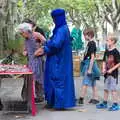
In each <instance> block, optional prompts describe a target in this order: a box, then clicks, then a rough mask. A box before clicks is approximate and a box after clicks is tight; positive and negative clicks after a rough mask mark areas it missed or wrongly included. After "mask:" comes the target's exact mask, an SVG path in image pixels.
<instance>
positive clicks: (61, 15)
mask: <svg viewBox="0 0 120 120" xmlns="http://www.w3.org/2000/svg"><path fill="white" fill-rule="evenodd" d="M51 16H52V18H53V21H54V23H55V28H54V30H53V34H54V33H55V32H56V30H57V29H58V28H59V27H61V26H63V25H66V24H67V23H66V17H65V10H64V9H61V8H58V9H55V10H53V11H52V12H51Z"/></svg>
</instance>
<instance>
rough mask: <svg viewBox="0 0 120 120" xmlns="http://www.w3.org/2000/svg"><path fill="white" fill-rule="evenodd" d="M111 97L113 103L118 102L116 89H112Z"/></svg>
mask: <svg viewBox="0 0 120 120" xmlns="http://www.w3.org/2000/svg"><path fill="white" fill-rule="evenodd" d="M112 99H113V103H118V94H117V91H116V90H113V91H112Z"/></svg>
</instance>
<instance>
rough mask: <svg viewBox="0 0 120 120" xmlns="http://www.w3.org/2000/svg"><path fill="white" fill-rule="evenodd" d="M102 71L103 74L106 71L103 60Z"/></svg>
mask: <svg viewBox="0 0 120 120" xmlns="http://www.w3.org/2000/svg"><path fill="white" fill-rule="evenodd" d="M102 73H103V74H105V73H106V62H105V61H103V63H102Z"/></svg>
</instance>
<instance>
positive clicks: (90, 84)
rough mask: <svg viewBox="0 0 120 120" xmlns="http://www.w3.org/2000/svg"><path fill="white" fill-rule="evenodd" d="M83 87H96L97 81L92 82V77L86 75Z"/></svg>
mask: <svg viewBox="0 0 120 120" xmlns="http://www.w3.org/2000/svg"><path fill="white" fill-rule="evenodd" d="M82 85H87V86H90V87H94V86H96V80H92V79H91V77H89V76H87V75H85V76H84V77H83V81H82Z"/></svg>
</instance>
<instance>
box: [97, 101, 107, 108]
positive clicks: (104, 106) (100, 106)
mask: <svg viewBox="0 0 120 120" xmlns="http://www.w3.org/2000/svg"><path fill="white" fill-rule="evenodd" d="M107 107H108V106H107V104H105V103H104V102H102V103H100V104H97V105H96V108H97V109H106V108H107Z"/></svg>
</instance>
